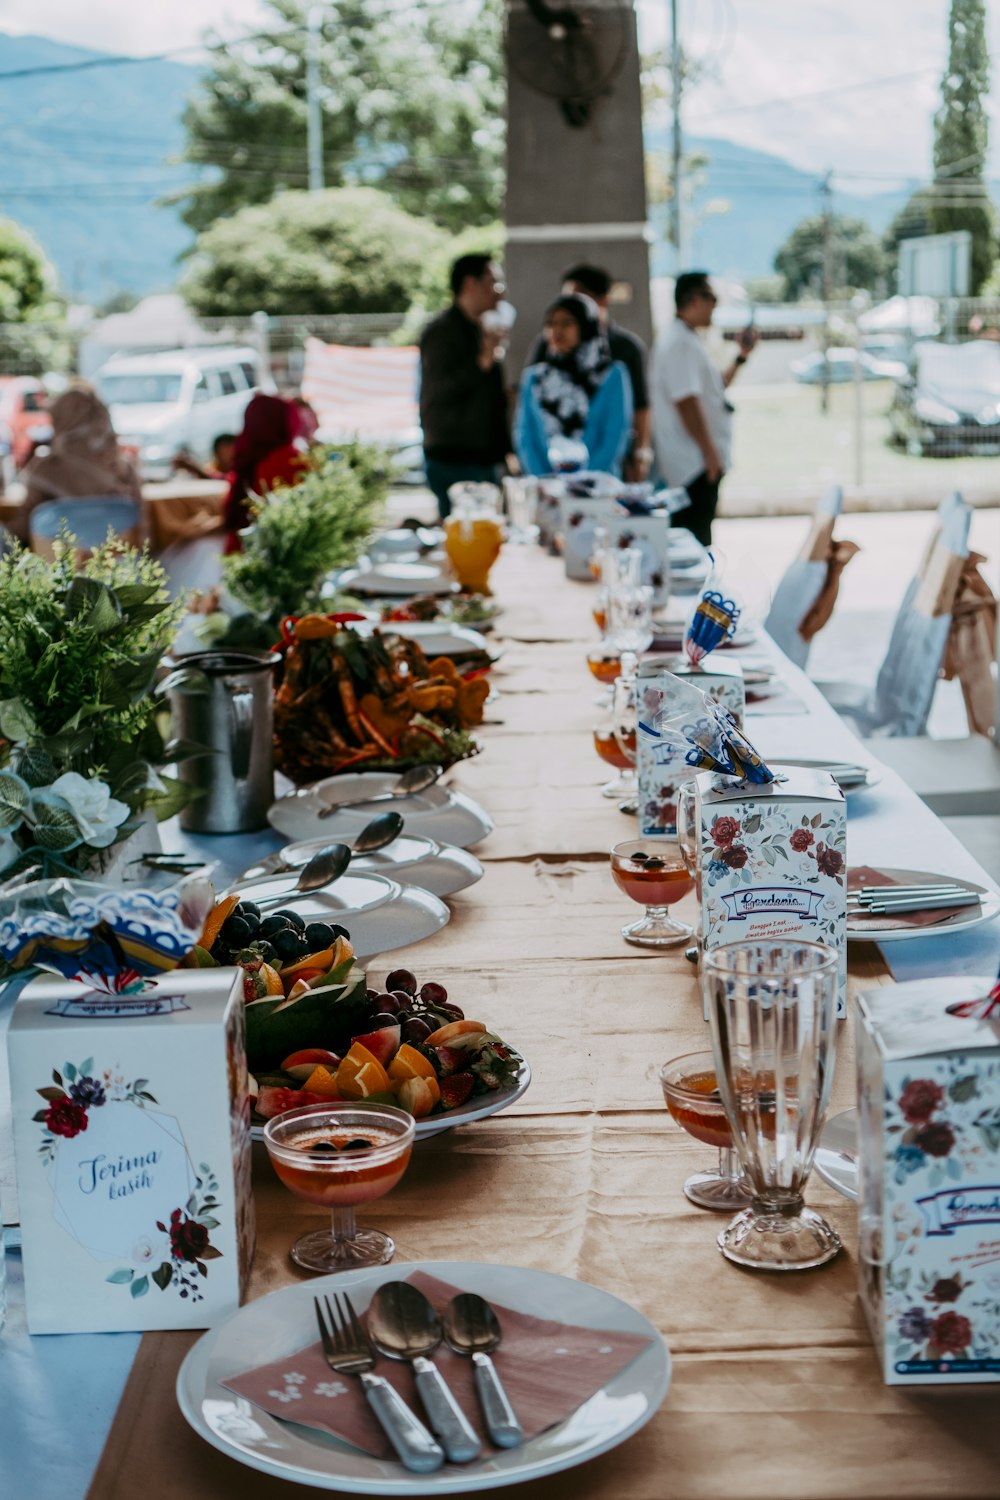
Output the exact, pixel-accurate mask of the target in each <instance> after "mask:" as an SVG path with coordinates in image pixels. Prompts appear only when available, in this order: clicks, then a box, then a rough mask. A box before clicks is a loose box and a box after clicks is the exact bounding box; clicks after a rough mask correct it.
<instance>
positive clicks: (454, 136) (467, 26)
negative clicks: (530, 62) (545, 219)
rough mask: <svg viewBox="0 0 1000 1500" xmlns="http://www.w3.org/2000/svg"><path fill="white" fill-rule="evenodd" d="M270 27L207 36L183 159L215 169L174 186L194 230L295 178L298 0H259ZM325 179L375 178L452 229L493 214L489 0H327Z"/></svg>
mask: <svg viewBox="0 0 1000 1500" xmlns="http://www.w3.org/2000/svg"><path fill="white" fill-rule="evenodd" d="M266 4H267V8H268V10H269V11H270V12H271V13H272V15H273V26H271V27H270V28H269V29H268V30H267V31H266V32H264V31H262V32H261V33H257V34H255V36H254V37H253V38H248V39H247V40H245V41H242V42H237V43H231V42H230V43H227V44H225V45H223V44H222V43H216V44H215V45H213V46H212V47H211V49H210V59H211V65H210V70H209V72H208V73H207V75H206V77H205V79H204V82H203V84H202V86H201V88H200V90H199V91H198V93H197V94H196V95H195V96H194V98H193V99H192V101H191V103H190V104H189V106H188V108H187V111H186V113H185V116H184V124H185V128H186V131H187V145H186V148H185V152H184V155H185V159H186V160H188V161H191V162H197V163H201V164H204V165H206V166H209V167H212V168H214V169H215V171H214V172H212V173H211V174H206V175H205V177H204V179H203V180H202V181H201V182H199V183H198V185H197V186H196V187H194V188H193V189H192V190H190V192H189V193H187V194H186V195H185V207H184V209H183V217H184V219H185V221H186V222H187V223H188V224H190V225H191V227H192V228H193V229H196V230H203V229H206V228H208V227H209V226H210V225H211V224H213V223H214V222H215V221H216V220H217V219H219V218H222V217H225V216H227V215H230V214H233V213H235V212H237V211H238V210H239V209H241V208H243V207H245V206H246V205H248V204H254V203H263V202H266V201H267V200H269V199H270V198H272V197H274V196H275V195H276V194H278V193H281V192H284V191H287V190H289V189H293V188H304V187H305V186H306V185H307V179H308V172H307V162H306V137H307V127H306V116H307V104H306V46H307V31H306V17H307V13H308V9H309V0H266ZM319 72H320V84H321V102H322V116H323V165H324V176H325V181H326V183H327V185H328V186H330V187H337V186H341V185H347V184H352V183H353V184H366V185H371V186H375V187H379V188H382V189H384V190H385V191H386V192H388V193H391V194H392V196H393V197H394V198H395V199H396V201H397V202H398V203H399V204H400V205H401V206H402V207H404V208H406V209H407V210H409V211H410V212H415V213H419V214H421V215H422V216H425V217H430V218H432V219H434V220H436V221H437V222H438V223H440V224H442V225H444V226H446V227H447V228H450V229H452V230H458V229H461V228H463V227H465V226H466V225H469V224H480V223H489V222H490V220H492V219H494V218H496V216H497V213H498V212H499V208H500V201H501V196H502V189H503V150H504V82H503V80H504V69H503V60H502V9H501V3H500V0H482V3H481V7H480V8H479V9H478V10H477V11H476V12H475V13H473V14H471V15H470V14H469V13H467V12H464V11H461V10H457V9H451V8H448V9H443V10H442V9H435V8H433V7H427V8H425V7H416V6H414V7H409V8H406V9H403V8H402V7H396V8H391V7H389V6H387V5H385V4H381V3H380V0H331V3H329V4H328V5H327V6H326V7H325V8H324V21H323V28H322V34H321V40H320V63H319Z"/></svg>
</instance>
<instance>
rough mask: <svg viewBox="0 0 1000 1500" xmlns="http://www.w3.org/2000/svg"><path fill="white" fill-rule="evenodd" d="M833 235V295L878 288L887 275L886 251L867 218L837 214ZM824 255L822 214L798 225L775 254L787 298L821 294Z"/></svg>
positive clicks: (840, 295)
mask: <svg viewBox="0 0 1000 1500" xmlns="http://www.w3.org/2000/svg"><path fill="white" fill-rule="evenodd" d="M832 236H833V244H832V252H831V261H832V265H833V286H832V287H831V295H833V296H834V297H837V298H840V297H845V296H849V295H850V293H851V292H856V291H860V290H862V289H863V290H865V291H875V290H877V289H878V286H879V283H880V282H881V281H882V279H883V277H884V275H885V254H884V252H883V250H882V246H881V244H880V243H879V239H878V236H877V235H876V234H875V233H874V231H873V230H872V228H871V226H870V225H868V224H866V223H865V221H864V219H852V218H849V217H848V216H847V215H846V214H834V215H833V222H832ZM825 254H826V223H825V219H824V216H823V214H813V215H812V216H811V217H809V218H808V219H803V220H802V222H801V224H798V225H796V227H795V228H794V229H793V230H792V232H791V234H790V235H789V236H788V238H787V240H786V241H785V243H784V244H783V245H782V246H781V248H780V250H779V251H778V253H777V254H776V255H775V257H774V269H775V270H776V271H777V272H778V274H779V276H783V277H784V279H785V295H786V297H787V298H789V299H790V300H792V301H794V300H795V299H797V298H799V297H801V296H803V295H804V294H809V293H811V294H813V295H814V296H820V295H822V292H823V264H824V257H825Z"/></svg>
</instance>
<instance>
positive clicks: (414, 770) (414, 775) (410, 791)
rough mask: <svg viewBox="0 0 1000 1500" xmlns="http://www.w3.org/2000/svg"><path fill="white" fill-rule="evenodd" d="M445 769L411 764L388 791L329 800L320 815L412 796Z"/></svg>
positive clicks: (326, 816)
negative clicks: (344, 808) (334, 800)
mask: <svg viewBox="0 0 1000 1500" xmlns="http://www.w3.org/2000/svg"><path fill="white" fill-rule="evenodd" d="M443 770H444V767H443V766H411V767H410V769H409V770H408V771H404V772H403V774H402V776H401V777H400V778H399V780H398V781H397V782H396V785H395V786H393V787H390V788H389V790H388V791H387V792H376V793H375V794H374V795H369V796H367V797H348V798H346V799H338V800H337V801H336V802H329V803H328V804H327V805H326V807H324V808H322V809H321V810H320V813H319V816H320V817H321V818H332V817H333V815H334V813H338V812H340V809H341V808H342V807H361V806H367V804H368V803H369V802H394V801H395V799H396V798H397V797H412V796H413V795H414V793H415V792H422V791H424V790H425V789H426V788H427V787H429V786H433V785H434V783H435V781H437V779H438V777H439V776H440V775H441V772H442V771H443Z"/></svg>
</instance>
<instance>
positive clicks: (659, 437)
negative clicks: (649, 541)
mask: <svg viewBox="0 0 1000 1500" xmlns="http://www.w3.org/2000/svg"><path fill="white" fill-rule="evenodd" d="M674 303H675V306H676V308H677V316H676V317H675V318H674V320H673V322H672V324H671V325H670V327H669V328H667V329H664V331H663V333H661V334H660V336H659V338H658V339H657V341H656V348H655V351H654V354H653V381H652V385H653V390H652V396H653V440H654V443H655V445H656V457H657V460H658V462H659V466H660V471H661V473H662V475H663V477H664V479H665V480H666V482H667V484H669V485H672V486H679V487H681V488H683V489H686V490H687V492H688V497H689V499H690V502H691V503H690V505H689V506H687V507H686V508H685V509H684V510H681V511H677V512H676V513H675V515H674V517H673V524H674V525H675V526H686V527H687V528H688V530H689V531H692V532H693V533H694V535H695V536H696V537H697V538H698V540H699V542H702V543H704V545H705V546H706V547H707V546H709V545H710V543H711V540H712V521H713V520H714V518H715V511H716V507H717V505H718V503H719V483H720V481H721V479H722V476H723V474H724V473H725V472H726V470H727V469H728V467H729V455H730V442H731V429H732V407H731V406H730V405H729V402H728V401H727V399H726V387H727V386H728V385H729V384H730V382H731V381H732V380H733V378H734V377H735V375H736V372H737V371H738V370H739V369H740V367H741V366H742V365H745V364H746V361H747V356H748V355H749V353H750V351H751V349H752V348H753V347H754V344H756V342H757V335H756V333H755V332H754V330H753V329H752V328H745V329H744V330H743V332H742V333H741V334H740V336H739V339H738V340H737V343H738V352H737V355H736V358H735V359H734V360H733V362H732V364H731V365H730V366H729V368H728V369H727V370H725V371H722V370H718V369H717V368H716V366H715V365H714V364H713V363H712V361H711V360H710V359H709V357H708V354H707V353H706V351H705V346H704V344H703V343H702V341H701V339H700V338H699V336H698V329H699V328H707V327H708V325H709V324H710V323H711V321H712V313H713V312H714V311H715V303H716V296H715V293H714V292H713V291H712V287H711V284H710V282H709V279H708V273H707V271H685V272H684V273H683V275H681V276H678V278H677V283H676V285H675V287H674Z"/></svg>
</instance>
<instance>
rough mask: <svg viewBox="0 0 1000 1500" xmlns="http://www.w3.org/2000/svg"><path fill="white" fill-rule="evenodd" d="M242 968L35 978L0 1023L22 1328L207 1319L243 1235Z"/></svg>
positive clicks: (199, 1323)
mask: <svg viewBox="0 0 1000 1500" xmlns="http://www.w3.org/2000/svg"><path fill="white" fill-rule="evenodd" d="M242 972H243V971H242V970H241V969H213V970H194V969H191V970H189V969H174V970H171V971H170V972H169V973H166V974H163V975H162V976H161V977H160V978H158V979H157V980H155V981H145V982H144V981H142V980H136V981H135V982H134V985H133V986H132V987H130V989H128V990H124V991H122V992H118V993H112V994H108V993H105V992H102V991H98V990H93V989H87V988H86V987H85V986H84V985H83V984H80V983H77V982H75V981H72V980H63V979H56V978H44V979H36V980H34V981H33V982H32V983H31V984H29V985H28V986H27V987H26V989H25V990H24V993H23V994H22V995H21V997H20V999H19V1000H18V1001H17V1004H16V1006H15V1008H14V1014H13V1016H12V1018H11V1023H10V1033H9V1037H8V1057H9V1064H10V1078H11V1101H12V1114H13V1121H14V1152H15V1162H16V1171H17V1188H18V1198H19V1202H20V1210H21V1234H22V1245H23V1257H24V1281H25V1295H26V1300H27V1310H28V1327H29V1329H30V1331H31V1332H32V1333H81V1332H89V1333H111V1332H121V1331H125V1330H137V1329H149V1328H206V1327H208V1326H209V1325H210V1324H212V1323H215V1322H217V1321H218V1320H219V1319H220V1318H223V1317H225V1316H226V1315H227V1314H228V1313H231V1312H233V1311H234V1310H235V1309H236V1308H237V1307H238V1306H239V1304H240V1301H241V1298H242V1295H243V1292H244V1290H245V1287H246V1280H247V1277H248V1275H249V1270H250V1262H251V1259H252V1257H253V1248H254V1210H253V1197H252V1194H251V1188H250V1117H249V1097H248V1089H247V1066H246V1052H245V1046H244V1019H243V992H242V985H241V982H240V981H241V978H242Z"/></svg>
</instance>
